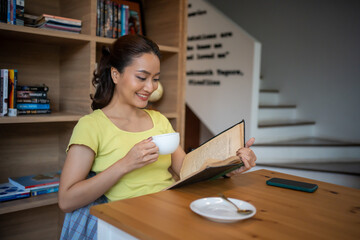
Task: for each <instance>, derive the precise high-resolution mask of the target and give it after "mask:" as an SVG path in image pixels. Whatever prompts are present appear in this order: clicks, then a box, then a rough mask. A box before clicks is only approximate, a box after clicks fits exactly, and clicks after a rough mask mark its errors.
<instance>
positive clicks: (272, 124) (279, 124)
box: [258, 120, 315, 128]
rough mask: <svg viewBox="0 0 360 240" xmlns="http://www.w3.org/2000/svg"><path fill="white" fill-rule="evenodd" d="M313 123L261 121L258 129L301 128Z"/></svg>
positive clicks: (302, 121)
mask: <svg viewBox="0 0 360 240" xmlns="http://www.w3.org/2000/svg"><path fill="white" fill-rule="evenodd" d="M314 124H315V122H314V121H304V120H281V121H262V122H259V123H258V127H259V128H271V127H290V126H303V125H314Z"/></svg>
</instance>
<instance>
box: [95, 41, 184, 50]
mask: <svg viewBox="0 0 360 240" xmlns="http://www.w3.org/2000/svg"><path fill="white" fill-rule="evenodd" d="M94 39H95V41H96V42H97V43H98V44H100V45H111V44H112V43H113V42H114V41H115V39H113V38H105V37H94ZM159 48H160V51H161V52H167V53H178V52H179V48H178V47H172V46H166V45H159Z"/></svg>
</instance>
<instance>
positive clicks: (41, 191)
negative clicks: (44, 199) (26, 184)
mask: <svg viewBox="0 0 360 240" xmlns="http://www.w3.org/2000/svg"><path fill="white" fill-rule="evenodd" d="M58 191H59V186H58V185H56V186H53V187H47V188H44V189H34V190H31V196H38V195H42V194H47V193H55V192H58Z"/></svg>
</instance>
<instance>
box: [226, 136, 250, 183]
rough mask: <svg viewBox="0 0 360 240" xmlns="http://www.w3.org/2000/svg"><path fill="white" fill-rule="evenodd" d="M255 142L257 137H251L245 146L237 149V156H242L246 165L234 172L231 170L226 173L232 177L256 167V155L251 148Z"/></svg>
mask: <svg viewBox="0 0 360 240" xmlns="http://www.w3.org/2000/svg"><path fill="white" fill-rule="evenodd" d="M254 142H255V138H250V140H249V141H247V143H246V144H245V147H243V148H240V149H239V150H237V151H236V156H238V157H240V159H241V161H242V162H243V163H244V166H242V167H240V168H238V169H236V170H234V171H232V172H229V173H228V174H226V176H228V177H231V176H234V175H236V174H239V173H242V172H245V171H247V170H249V169H250V168H252V167H255V165H256V163H255V161H256V155H255V153H254V152H253V151H252V150H251V149H250V147H251V146H252V145H253V144H254Z"/></svg>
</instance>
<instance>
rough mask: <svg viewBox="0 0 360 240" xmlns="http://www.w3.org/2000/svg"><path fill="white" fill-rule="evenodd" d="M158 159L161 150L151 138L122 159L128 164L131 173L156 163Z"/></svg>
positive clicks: (134, 147) (137, 145)
mask: <svg viewBox="0 0 360 240" xmlns="http://www.w3.org/2000/svg"><path fill="white" fill-rule="evenodd" d="M158 157H159V148H158V147H157V146H156V144H155V143H154V142H152V138H151V137H150V138H148V139H145V140H142V141H141V142H138V143H137V144H135V145H134V146H133V147H132V148H131V149H130V151H129V152H128V153H127V154H126V155H125V157H124V158H123V159H122V162H124V163H126V164H127V167H128V170H129V171H132V170H135V169H138V168H141V167H143V166H145V165H148V164H150V163H153V162H155V161H156V160H157V159H158Z"/></svg>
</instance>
